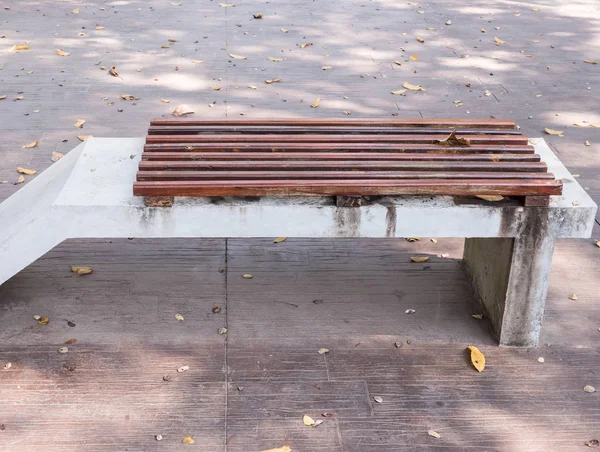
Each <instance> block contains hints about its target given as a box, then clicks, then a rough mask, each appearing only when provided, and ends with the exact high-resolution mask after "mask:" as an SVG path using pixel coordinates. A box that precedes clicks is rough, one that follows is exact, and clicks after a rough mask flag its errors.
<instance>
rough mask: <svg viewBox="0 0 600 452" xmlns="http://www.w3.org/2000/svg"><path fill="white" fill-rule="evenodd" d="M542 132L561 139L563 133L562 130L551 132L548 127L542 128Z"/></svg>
mask: <svg viewBox="0 0 600 452" xmlns="http://www.w3.org/2000/svg"><path fill="white" fill-rule="evenodd" d="M544 132H546V133H547V134H548V135H558V136H559V137H562V136H563V134H564V133H565V132H564V131H563V130H553V129H549V128H548V127H544Z"/></svg>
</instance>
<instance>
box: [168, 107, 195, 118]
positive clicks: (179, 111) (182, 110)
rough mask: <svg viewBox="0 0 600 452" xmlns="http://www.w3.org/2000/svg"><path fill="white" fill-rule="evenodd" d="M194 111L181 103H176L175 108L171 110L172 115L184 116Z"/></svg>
mask: <svg viewBox="0 0 600 452" xmlns="http://www.w3.org/2000/svg"><path fill="white" fill-rule="evenodd" d="M193 113H194V111H193V110H192V109H191V108H190V107H189V106H188V105H186V104H181V105H178V106H177V107H175V110H173V113H172V115H173V116H186V115H191V114H193Z"/></svg>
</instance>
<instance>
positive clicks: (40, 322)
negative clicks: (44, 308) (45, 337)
mask: <svg viewBox="0 0 600 452" xmlns="http://www.w3.org/2000/svg"><path fill="white" fill-rule="evenodd" d="M48 322H50V319H49V318H48V317H42V318H41V319H39V320H38V325H48Z"/></svg>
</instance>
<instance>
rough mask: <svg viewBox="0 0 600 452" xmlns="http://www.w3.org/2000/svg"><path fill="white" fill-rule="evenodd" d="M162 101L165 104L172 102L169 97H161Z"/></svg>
mask: <svg viewBox="0 0 600 452" xmlns="http://www.w3.org/2000/svg"><path fill="white" fill-rule="evenodd" d="M160 101H161V102H162V103H163V104H168V103H170V102H171V101H170V100H169V99H161V100H160Z"/></svg>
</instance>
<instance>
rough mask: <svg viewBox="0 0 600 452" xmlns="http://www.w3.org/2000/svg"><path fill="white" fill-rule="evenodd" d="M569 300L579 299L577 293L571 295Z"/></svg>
mask: <svg viewBox="0 0 600 452" xmlns="http://www.w3.org/2000/svg"><path fill="white" fill-rule="evenodd" d="M569 300H572V301H576V300H578V298H577V295H576V294H572V295H569Z"/></svg>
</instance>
